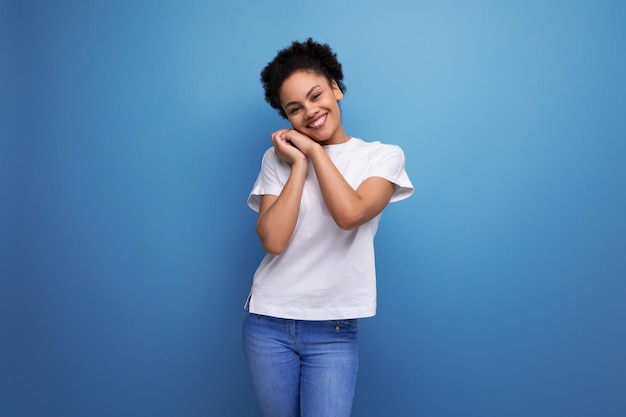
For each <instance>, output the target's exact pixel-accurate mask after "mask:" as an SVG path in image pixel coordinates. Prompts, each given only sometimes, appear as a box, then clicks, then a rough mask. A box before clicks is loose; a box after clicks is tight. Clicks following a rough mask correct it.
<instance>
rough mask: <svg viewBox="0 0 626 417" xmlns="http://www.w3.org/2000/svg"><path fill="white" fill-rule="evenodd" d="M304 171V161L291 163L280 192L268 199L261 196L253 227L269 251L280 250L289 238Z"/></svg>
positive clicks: (293, 225)
mask: <svg viewBox="0 0 626 417" xmlns="http://www.w3.org/2000/svg"><path fill="white" fill-rule="evenodd" d="M306 173H307V162H306V160H302V161H298V162H296V163H294V164H293V165H292V168H291V174H290V176H289V179H288V180H287V183H286V184H285V187H284V188H283V190H282V191H281V193H280V195H279V196H278V197H276V198H271V199H266V198H265V197H264V201H263V202H262V203H261V208H260V210H259V217H258V219H257V225H256V230H257V234H258V236H259V238H260V239H261V242H262V244H263V247H264V248H265V250H266V251H267V252H269V253H272V254H275V255H278V254H280V253H282V252H283V251H284V250H285V248H286V247H287V244H288V243H289V240H290V239H291V235H292V234H293V231H294V229H295V227H296V223H297V221H298V214H299V212H300V202H301V200H302V190H303V187H304V180H305V178H306Z"/></svg>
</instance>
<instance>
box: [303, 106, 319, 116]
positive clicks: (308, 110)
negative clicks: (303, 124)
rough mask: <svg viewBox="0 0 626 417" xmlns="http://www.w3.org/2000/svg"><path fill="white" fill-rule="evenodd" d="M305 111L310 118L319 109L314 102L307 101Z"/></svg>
mask: <svg viewBox="0 0 626 417" xmlns="http://www.w3.org/2000/svg"><path fill="white" fill-rule="evenodd" d="M305 111H306V115H307V118H309V119H310V118H312V117H314V116H315V115H316V114H317V112H318V111H319V108H318V107H317V105H316V104H315V103H308V104H307V105H306V107H305Z"/></svg>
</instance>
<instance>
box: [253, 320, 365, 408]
mask: <svg viewBox="0 0 626 417" xmlns="http://www.w3.org/2000/svg"><path fill="white" fill-rule="evenodd" d="M243 350H244V353H245V355H246V359H247V361H248V367H249V369H250V374H251V376H252V384H253V385H254V389H255V391H256V395H257V400H258V402H259V407H260V409H261V416H262V417H349V416H350V413H351V411H352V401H353V398H354V389H355V385H356V375H357V369H358V338H357V320H356V319H351V320H337V321H306V320H287V319H278V318H274V317H268V316H259V315H256V314H246V317H245V319H244V324H243Z"/></svg>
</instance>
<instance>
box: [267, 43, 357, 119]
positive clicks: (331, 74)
mask: <svg viewBox="0 0 626 417" xmlns="http://www.w3.org/2000/svg"><path fill="white" fill-rule="evenodd" d="M300 70H305V71H306V70H308V71H313V72H315V73H317V74H319V75H323V76H324V77H326V79H327V80H328V82H329V83H331V82H332V81H333V80H335V82H336V83H337V86H338V87H339V89H340V90H341V92H342V93H345V92H346V86H345V85H344V83H343V71H342V69H341V63H339V61H338V60H337V54H335V53H334V52H333V51H332V49H331V48H330V46H329V45H328V44H321V43H318V42H315V41H314V40H313V39H311V38H309V39H308V40H307V41H306V42H298V41H294V42H293V43H292V44H291V45H290V46H289V47H287V48H285V49H282V50H280V51H278V53H277V54H276V57H275V58H274V59H273V60H272V61H271V62H270V63H268V64H267V65H266V66H265V68H263V71H261V83H262V84H263V89H264V90H265V101H267V102H268V103H269V105H270V106H272V108H274V109H276V110H278V113H280V115H281V116H282V117H283V118H285V119H286V118H287V115H286V114H285V111H284V110H283V108H282V106H281V105H280V96H279V93H280V87H281V86H282V85H283V82H284V81H285V80H286V79H287V78H289V76H291V75H292V74H293V73H294V72H296V71H300Z"/></svg>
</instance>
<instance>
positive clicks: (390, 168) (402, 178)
mask: <svg viewBox="0 0 626 417" xmlns="http://www.w3.org/2000/svg"><path fill="white" fill-rule="evenodd" d="M374 161H375V163H374V164H373V165H372V166H371V167H370V172H369V176H371V177H381V178H384V179H386V180H388V181H390V182H392V183H393V184H395V190H394V193H393V195H392V196H391V200H390V202H392V203H393V202H395V201H400V200H404V199H405V198H408V197H409V196H410V195H411V194H413V191H414V187H413V184H412V183H411V180H410V179H409V176H408V174H407V173H406V169H405V166H404V164H405V159H404V151H403V150H402V148H400V147H399V146H397V145H387V144H381V147H380V149H379V151H378V152H377V155H376V158H374Z"/></svg>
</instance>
